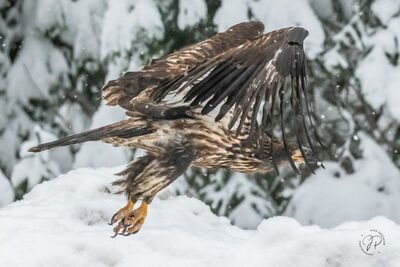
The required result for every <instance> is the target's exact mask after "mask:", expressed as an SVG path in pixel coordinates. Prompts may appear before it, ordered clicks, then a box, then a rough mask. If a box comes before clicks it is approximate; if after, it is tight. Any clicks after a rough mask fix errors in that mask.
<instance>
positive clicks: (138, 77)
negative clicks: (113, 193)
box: [30, 22, 319, 235]
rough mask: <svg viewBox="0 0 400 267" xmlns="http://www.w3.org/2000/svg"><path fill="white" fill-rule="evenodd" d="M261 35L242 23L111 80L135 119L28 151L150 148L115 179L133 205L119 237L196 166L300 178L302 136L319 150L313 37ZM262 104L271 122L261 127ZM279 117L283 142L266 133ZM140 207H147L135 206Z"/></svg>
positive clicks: (299, 31) (295, 31)
mask: <svg viewBox="0 0 400 267" xmlns="http://www.w3.org/2000/svg"><path fill="white" fill-rule="evenodd" d="M263 30H264V25H263V24H262V23H261V22H245V23H240V24H237V25H235V26H232V27H231V28H229V29H228V30H227V31H226V32H223V33H219V34H217V35H215V36H213V37H211V38H210V39H207V40H205V41H203V42H200V43H198V44H195V45H192V46H189V47H186V48H183V49H181V50H179V51H177V52H175V53H172V54H170V55H166V56H163V57H161V58H159V59H155V60H152V61H151V63H150V65H149V66H146V67H144V68H143V69H142V70H141V71H138V72H128V73H126V74H125V75H124V76H123V77H121V78H119V79H117V80H113V81H110V82H108V83H107V84H106V85H105V86H104V87H103V89H102V97H103V99H104V100H105V101H106V104H108V105H120V106H121V107H123V108H125V109H127V115H128V116H129V117H130V118H128V119H126V120H124V121H120V122H117V123H115V124H111V125H108V126H104V127H102V128H98V129H94V130H91V131H88V132H84V133H80V134H77V135H73V136H70V137H66V138H63V139H60V140H57V141H54V142H51V143H46V144H41V145H39V146H36V147H33V148H31V149H30V151H32V152H39V151H42V150H46V149H50V148H53V147H56V146H64V145H71V144H76V143H81V142H86V141H95V140H102V141H104V142H106V143H110V144H113V145H114V146H125V147H132V148H142V149H144V150H146V151H147V154H146V155H145V156H143V157H141V158H139V159H137V160H136V161H135V162H133V163H132V164H130V165H129V166H128V167H127V168H126V169H125V170H124V171H122V172H121V173H119V174H118V175H121V176H122V179H120V180H118V181H116V182H114V185H119V186H121V187H122V191H124V192H125V193H126V194H127V196H128V205H127V206H126V207H125V208H123V209H121V210H120V211H118V212H117V213H116V214H115V215H114V217H113V218H112V220H111V222H112V223H116V222H118V221H119V223H118V225H117V226H116V227H115V228H114V232H115V234H116V235H117V234H124V235H126V234H131V233H134V232H136V231H138V230H139V229H140V227H141V226H142V224H143V222H144V219H145V216H146V214H147V204H148V203H150V202H151V201H152V199H153V198H154V196H155V195H156V194H157V193H158V192H159V191H160V190H161V189H163V188H164V187H166V186H167V185H168V184H170V183H171V182H173V181H174V180H175V179H176V178H177V177H179V176H180V175H181V174H182V173H183V172H184V171H185V170H186V169H187V168H188V167H189V166H197V167H202V168H230V169H233V170H235V171H238V172H243V173H264V172H269V171H271V170H273V169H274V167H275V169H276V170H277V168H276V167H277V166H280V165H287V164H290V165H291V166H292V168H293V169H294V170H296V171H297V167H296V165H295V162H300V163H301V162H304V161H305V162H306V163H308V159H307V151H306V150H305V148H304V146H303V143H304V141H303V139H304V140H305V141H306V144H308V146H309V147H310V149H311V150H314V148H313V144H312V141H311V138H310V135H309V133H308V129H307V128H308V127H311V129H313V126H312V122H311V118H310V116H309V112H310V111H309V107H308V103H307V93H306V88H305V84H306V77H305V76H306V74H305V55H304V51H303V40H304V39H305V38H306V36H307V35H308V32H307V31H306V30H304V29H303V28H299V27H291V28H285V29H280V30H277V31H273V32H270V33H267V34H263ZM262 102H264V105H263V106H264V115H265V117H264V118H263V120H262V121H263V123H262V124H261V125H259V123H258V122H257V114H258V110H259V108H260V106H261V103H262ZM288 103H290V105H288ZM285 107H291V110H292V111H291V112H292V113H294V115H292V117H293V119H292V121H293V125H294V129H295V133H296V141H289V140H287V139H286V134H285V127H284V113H285V112H284V110H285ZM277 113H278V114H277ZM305 114H308V119H307V118H306V115H305ZM276 115H278V116H276ZM274 120H275V121H279V124H280V127H281V138H278V139H275V138H274V137H273V136H272V132H273V131H271V134H270V135H267V134H266V132H265V128H267V127H270V128H273V126H274ZM303 136H305V137H303ZM314 136H315V137H316V139H317V140H318V141H319V139H318V137H317V136H316V134H315V133H314ZM138 200H142V205H141V206H140V207H139V208H138V209H133V207H134V203H135V202H136V201H138Z"/></svg>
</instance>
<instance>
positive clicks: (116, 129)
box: [28, 119, 153, 152]
mask: <svg viewBox="0 0 400 267" xmlns="http://www.w3.org/2000/svg"><path fill="white" fill-rule="evenodd" d="M130 120H131V119H128V120H124V121H120V122H117V123H114V124H110V125H107V126H104V127H100V128H97V129H93V130H89V131H86V132H83V133H79V134H74V135H71V136H68V137H65V138H61V139H58V140H56V141H53V142H49V143H44V144H40V145H38V146H35V147H31V148H30V149H29V150H28V151H29V152H40V151H44V150H48V149H51V148H54V147H58V146H69V145H74V144H79V143H83V142H87V141H98V140H101V139H105V138H110V137H120V138H131V137H135V136H141V135H145V134H149V133H152V132H153V130H152V129H151V128H150V127H147V126H145V125H142V126H134V125H132V124H131V123H130Z"/></svg>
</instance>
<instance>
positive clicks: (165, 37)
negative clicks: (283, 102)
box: [0, 0, 400, 228]
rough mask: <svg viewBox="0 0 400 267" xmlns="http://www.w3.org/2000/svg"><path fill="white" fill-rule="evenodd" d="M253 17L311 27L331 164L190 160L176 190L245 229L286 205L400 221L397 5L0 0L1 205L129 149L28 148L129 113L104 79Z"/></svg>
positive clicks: (328, 217) (292, 210)
mask: <svg viewBox="0 0 400 267" xmlns="http://www.w3.org/2000/svg"><path fill="white" fill-rule="evenodd" d="M247 20H260V21H262V22H264V24H265V25H266V31H272V30H275V29H278V28H283V27H288V26H294V25H298V26H301V27H304V28H306V29H307V30H308V31H309V32H310V35H309V37H308V38H307V39H306V43H305V50H306V54H307V56H308V74H309V92H310V97H311V99H312V105H313V110H314V120H315V121H316V122H317V123H316V124H317V125H318V133H319V135H320V136H321V137H322V141H323V143H324V144H325V145H326V146H327V150H325V151H322V158H323V160H324V164H325V166H326V170H323V169H321V168H317V166H315V167H316V170H315V171H316V174H315V175H311V174H310V173H309V172H307V170H304V175H303V176H301V177H300V176H296V175H295V174H294V173H293V172H292V171H291V170H290V169H284V170H282V173H281V175H280V176H279V177H277V176H276V174H275V173H270V174H265V175H251V176H246V175H243V174H237V173H232V172H230V171H227V170H209V171H205V170H200V169H196V168H192V169H190V170H189V171H188V172H187V173H185V175H184V176H183V177H181V178H180V179H179V181H178V182H177V183H174V184H172V187H171V189H172V190H173V191H175V192H176V193H178V194H187V195H190V196H193V197H196V198H199V199H201V200H202V201H204V202H205V203H207V204H209V205H210V207H211V208H212V210H213V211H214V212H215V213H217V214H220V215H225V216H228V217H229V218H230V219H231V220H232V222H233V223H235V224H237V225H238V226H241V227H244V228H254V227H256V226H257V225H258V223H259V222H260V220H261V219H262V218H268V217H271V216H274V215H281V214H284V215H287V216H293V217H295V218H296V219H297V220H299V221H300V222H301V223H304V224H311V223H316V224H319V225H321V226H325V227H330V226H334V225H336V224H338V223H341V222H343V221H347V220H362V219H367V218H370V217H373V216H376V215H384V216H386V217H388V218H390V219H392V220H394V221H396V222H397V223H399V222H400V171H399V168H400V120H399V118H400V105H399V102H400V90H399V87H400V68H399V53H400V47H399V38H400V1H399V0H365V1H362V0H296V1H292V0H280V1H276V0H110V1H105V0H29V1H23V0H0V114H1V115H0V207H1V206H4V205H7V204H9V203H11V202H12V201H14V200H18V199H21V198H22V197H23V195H24V194H25V193H26V192H29V190H31V189H32V187H34V186H35V185H36V184H38V183H41V182H42V181H46V180H49V179H52V178H54V177H56V176H57V175H59V174H61V173H65V172H67V171H69V170H71V169H74V168H78V167H95V168H97V167H112V166H118V165H123V164H126V163H128V162H129V161H130V160H132V159H134V158H135V157H137V154H140V153H141V152H137V151H136V152H135V151H130V150H124V149H120V148H114V147H112V146H110V145H107V144H102V143H87V144H83V145H81V146H73V147H65V148H59V149H55V150H52V151H47V152H45V153H40V154H31V153H28V152H27V148H28V147H31V146H33V145H35V144H37V143H39V142H45V141H50V140H52V139H55V138H57V137H63V136H66V135H69V134H73V133H78V132H81V131H84V130H87V129H90V128H94V127H99V126H102V125H105V124H108V123H111V122H115V121H118V120H120V119H122V118H124V117H125V115H124V111H123V110H122V109H120V108H118V107H106V106H105V105H104V103H102V102H101V98H100V89H101V86H102V85H103V84H104V83H105V82H106V81H108V80H110V79H115V78H117V77H120V76H121V75H122V74H123V73H124V72H126V71H128V70H138V69H140V68H141V67H142V66H143V65H145V64H147V63H148V62H149V61H150V59H151V58H156V57H159V56H161V55H163V54H166V53H170V52H173V51H175V50H177V49H179V48H181V47H183V46H186V45H189V44H192V43H195V42H198V41H201V40H203V39H205V38H207V37H209V36H212V35H213V34H215V33H217V32H219V31H224V30H226V29H227V28H228V27H230V26H231V25H233V24H236V23H239V22H242V21H247ZM135 153H136V155H135Z"/></svg>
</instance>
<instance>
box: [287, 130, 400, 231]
mask: <svg viewBox="0 0 400 267" xmlns="http://www.w3.org/2000/svg"><path fill="white" fill-rule="evenodd" d="M359 138H360V139H361V149H362V150H363V157H364V158H363V159H358V160H355V162H354V166H353V167H354V169H355V173H353V174H346V173H345V172H344V170H343V169H342V168H341V167H340V166H339V165H338V164H337V163H330V162H326V163H324V164H325V166H326V170H323V169H320V170H318V171H317V173H316V175H314V176H311V177H309V178H308V179H307V180H306V181H305V182H304V183H303V184H302V185H300V186H299V187H298V188H297V189H296V191H295V193H294V195H293V198H292V199H291V202H290V204H289V206H288V208H287V210H286V215H288V216H292V217H294V218H296V219H297V220H298V221H299V222H301V223H302V224H317V225H320V226H322V227H333V226H336V225H339V224H341V223H343V222H346V221H352V220H367V219H370V218H372V217H374V216H377V215H384V216H385V217H387V218H389V219H391V220H393V221H395V222H397V223H400V210H399V203H400V179H399V177H400V171H399V170H398V169H397V168H396V167H395V166H394V165H393V163H392V162H391V159H390V158H389V157H388V155H387V154H386V153H385V151H384V150H383V149H382V148H381V147H380V146H379V145H378V144H376V143H375V142H374V141H373V140H372V139H371V138H370V137H368V136H367V135H365V134H363V133H361V134H359ZM338 175H339V176H340V177H337V176H338Z"/></svg>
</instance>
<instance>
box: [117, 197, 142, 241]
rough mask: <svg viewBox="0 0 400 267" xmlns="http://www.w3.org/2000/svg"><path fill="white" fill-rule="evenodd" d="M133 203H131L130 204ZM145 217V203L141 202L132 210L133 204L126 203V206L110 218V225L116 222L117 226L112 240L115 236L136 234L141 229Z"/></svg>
mask: <svg viewBox="0 0 400 267" xmlns="http://www.w3.org/2000/svg"><path fill="white" fill-rule="evenodd" d="M131 203H133V202H131ZM146 215H147V203H146V202H144V201H143V202H142V204H141V205H140V207H139V208H137V209H133V204H132V205H131V204H130V203H129V202H128V205H127V206H126V207H125V208H123V209H121V210H119V211H118V212H117V213H116V214H115V215H114V216H113V218H112V220H111V223H112V224H114V223H116V222H118V221H119V222H118V224H117V226H115V227H114V229H113V231H114V233H115V235H114V236H112V237H113V238H114V237H116V236H117V235H123V236H129V235H131V234H136V233H137V232H138V231H139V230H140V228H141V227H142V225H143V223H144V220H145V218H146Z"/></svg>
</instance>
